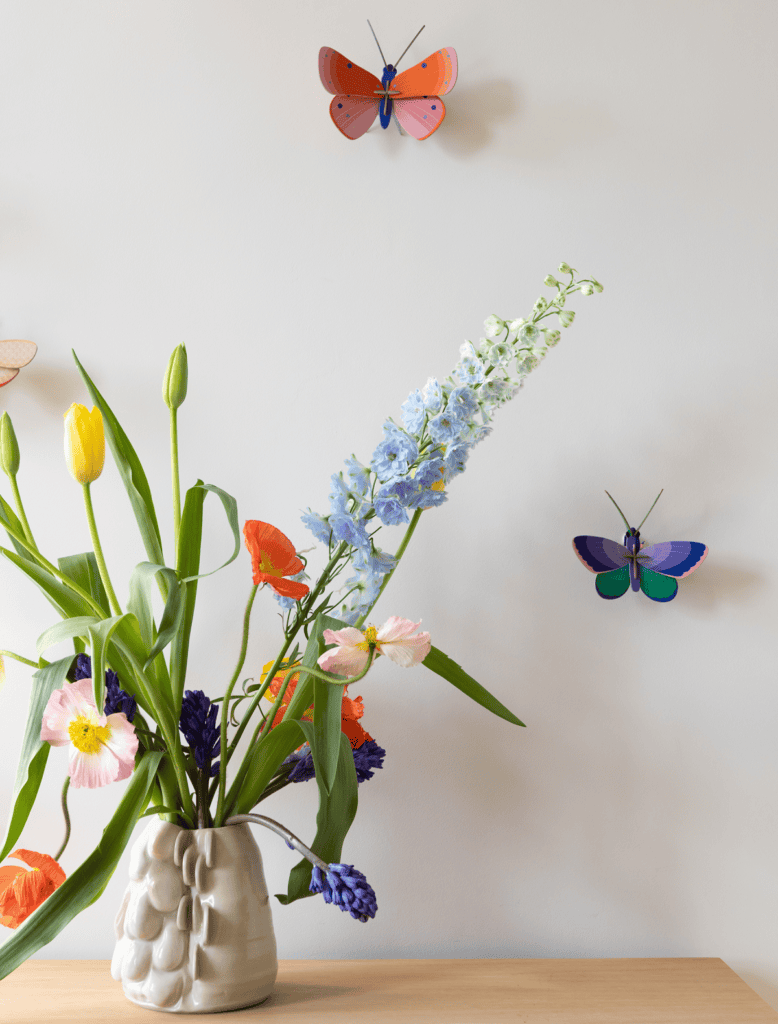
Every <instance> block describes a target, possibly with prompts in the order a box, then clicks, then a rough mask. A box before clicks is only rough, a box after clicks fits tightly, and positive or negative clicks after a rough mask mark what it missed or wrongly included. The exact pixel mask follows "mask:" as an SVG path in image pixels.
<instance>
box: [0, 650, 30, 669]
mask: <svg viewBox="0 0 778 1024" xmlns="http://www.w3.org/2000/svg"><path fill="white" fill-rule="evenodd" d="M0 658H13V660H14V661H20V662H21V663H22V665H29V666H30V667H31V668H40V666H39V664H38V662H37V661H30V659H29V658H23V657H22V656H21V654H14V652H13V651H0Z"/></svg>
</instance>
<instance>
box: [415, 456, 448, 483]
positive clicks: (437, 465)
mask: <svg viewBox="0 0 778 1024" xmlns="http://www.w3.org/2000/svg"><path fill="white" fill-rule="evenodd" d="M441 469H443V459H438V458H435V459H426V460H425V461H424V462H422V464H421V465H420V466H419V468H418V469H417V470H416V476H414V478H413V480H414V483H415V484H416V486H417V487H432V485H433V484H435V483H438V482H439V481H440V479H441V472H440V471H441Z"/></svg>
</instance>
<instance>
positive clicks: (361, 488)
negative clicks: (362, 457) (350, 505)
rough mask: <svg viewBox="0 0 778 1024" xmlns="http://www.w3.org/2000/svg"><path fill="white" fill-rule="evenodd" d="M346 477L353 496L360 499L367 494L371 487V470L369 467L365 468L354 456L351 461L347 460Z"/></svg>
mask: <svg viewBox="0 0 778 1024" xmlns="http://www.w3.org/2000/svg"><path fill="white" fill-rule="evenodd" d="M346 477H347V478H348V482H349V485H350V486H351V491H352V493H353V494H356V495H357V496H358V497H360V498H362V497H364V496H365V495H366V494H367V491H368V488H369V487H370V470H369V469H368V468H367V466H363V465H362V463H361V462H360V461H359V459H357V458H356V456H354V455H352V456H351V458H350V459H346Z"/></svg>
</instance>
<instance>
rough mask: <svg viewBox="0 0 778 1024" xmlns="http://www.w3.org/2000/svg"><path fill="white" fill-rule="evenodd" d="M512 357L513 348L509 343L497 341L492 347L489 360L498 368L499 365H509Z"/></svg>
mask: <svg viewBox="0 0 778 1024" xmlns="http://www.w3.org/2000/svg"><path fill="white" fill-rule="evenodd" d="M512 355H513V347H512V346H511V345H509V344H508V342H506V341H497V342H495V344H494V345H492V348H491V351H490V352H489V356H488V359H489V362H490V363H491V364H492V366H497V365H498V364H499V363H507V362H508V360H509V359H510V358H511V356H512Z"/></svg>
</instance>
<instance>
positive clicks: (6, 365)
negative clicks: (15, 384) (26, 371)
mask: <svg viewBox="0 0 778 1024" xmlns="http://www.w3.org/2000/svg"><path fill="white" fill-rule="evenodd" d="M37 351H38V346H37V345H36V344H35V342H34V341H21V340H19V339H12V340H8V341H0V388H1V387H3V386H4V385H6V384H10V383H11V381H12V380H13V379H14V378H15V377H16V376H18V374H19V370H21V369H22V367H24V366H26V365H27V364H28V363H31V362H32V360H33V359H34V358H35V353H36V352H37Z"/></svg>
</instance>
